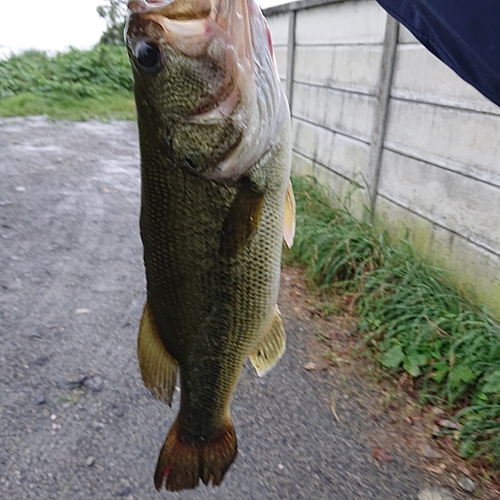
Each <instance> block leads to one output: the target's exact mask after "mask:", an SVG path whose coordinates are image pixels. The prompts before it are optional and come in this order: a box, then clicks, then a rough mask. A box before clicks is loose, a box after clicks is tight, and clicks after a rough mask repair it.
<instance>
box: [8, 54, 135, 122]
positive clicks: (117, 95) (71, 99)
mask: <svg viewBox="0 0 500 500" xmlns="http://www.w3.org/2000/svg"><path fill="white" fill-rule="evenodd" d="M132 89H133V78H132V72H131V69H130V64H129V61H128V56H127V53H126V50H125V49H124V48H123V47H116V46H105V45H96V46H95V47H94V48H93V49H92V50H77V49H71V50H69V51H68V52H65V53H58V54H56V55H55V56H49V55H47V54H46V53H44V52H40V51H34V50H30V51H27V52H24V53H22V54H20V55H14V56H11V57H10V58H9V59H7V60H5V61H0V116H16V115H29V114H46V115H48V116H50V117H51V118H67V119H74V120H85V119H89V118H104V119H111V118H116V119H133V118H134V117H135V108H134V104H133V95H132Z"/></svg>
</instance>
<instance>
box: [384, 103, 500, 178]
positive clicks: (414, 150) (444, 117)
mask: <svg viewBox="0 0 500 500" xmlns="http://www.w3.org/2000/svg"><path fill="white" fill-rule="evenodd" d="M385 146H386V147H387V148H389V149H394V150H396V151H399V152H403V153H405V154H407V155H408V156H411V157H417V158H419V159H422V160H424V161H428V162H430V163H435V164H437V165H440V166H445V167H447V168H450V169H453V170H457V171H459V172H462V173H464V174H466V175H469V176H471V177H476V178H479V179H481V180H483V181H485V182H491V183H493V184H496V185H497V186H500V162H499V161H498V159H499V158H500V116H496V115H491V114H484V113H476V112H473V111H467V110H461V109H456V108H449V107H443V106H435V105H431V104H424V103H417V102H411V101H401V100H397V99H393V100H391V105H390V111H389V122H388V126H387V133H386V138H385Z"/></svg>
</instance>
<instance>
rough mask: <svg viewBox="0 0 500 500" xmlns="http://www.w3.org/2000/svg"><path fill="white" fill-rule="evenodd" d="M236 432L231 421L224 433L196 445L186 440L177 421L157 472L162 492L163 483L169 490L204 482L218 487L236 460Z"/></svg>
mask: <svg viewBox="0 0 500 500" xmlns="http://www.w3.org/2000/svg"><path fill="white" fill-rule="evenodd" d="M236 453H237V445H236V433H235V431H234V427H233V423H232V422H231V420H230V419H229V418H228V420H227V422H226V425H225V426H224V428H223V430H222V431H221V433H220V434H219V435H218V436H217V437H216V438H215V439H210V440H207V441H204V442H202V443H200V444H197V445H193V444H191V443H189V441H188V440H185V439H183V437H182V433H181V432H180V430H179V424H178V422H177V420H176V421H175V422H174V424H173V425H172V428H171V429H170V432H169V433H168V436H167V438H166V439H165V443H164V444H163V448H162V449H161V452H160V456H159V457H158V464H157V465H156V472H155V478H154V481H155V486H156V489H157V490H158V491H160V489H161V487H162V486H163V483H164V482H165V488H166V489H167V490H170V491H180V490H185V489H191V488H196V487H197V486H198V482H199V480H200V479H201V480H202V481H203V482H204V483H205V484H206V485H208V483H209V482H210V481H212V484H213V485H214V486H217V485H218V484H219V483H220V482H221V481H222V478H223V477H224V474H225V473H226V471H227V470H228V469H229V467H230V465H231V464H232V463H233V460H234V459H235V458H236Z"/></svg>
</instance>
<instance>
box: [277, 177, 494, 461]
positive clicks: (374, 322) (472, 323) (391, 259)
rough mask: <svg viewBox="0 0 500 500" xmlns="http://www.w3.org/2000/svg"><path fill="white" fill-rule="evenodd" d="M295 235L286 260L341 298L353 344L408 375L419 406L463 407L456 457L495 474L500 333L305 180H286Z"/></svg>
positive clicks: (408, 251) (432, 274)
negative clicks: (483, 462) (480, 461)
mask: <svg viewBox="0 0 500 500" xmlns="http://www.w3.org/2000/svg"><path fill="white" fill-rule="evenodd" d="M294 189H295V194H296V199H297V235H296V239H295V244H294V247H293V248H292V250H291V251H290V253H289V255H288V257H287V258H288V260H289V261H291V262H297V263H300V264H301V265H304V266H305V267H306V269H307V276H308V277H309V279H311V280H313V281H314V283H315V284H316V285H317V286H320V287H322V288H323V289H325V290H328V291H329V292H330V295H334V294H342V293H349V294H350V295H351V296H353V297H355V298H356V303H355V310H356V314H357V317H358V318H357V321H358V331H359V333H360V335H361V342H362V343H364V344H365V345H366V346H368V347H369V349H370V350H371V352H372V353H373V355H374V356H375V357H376V359H378V361H379V362H380V364H381V365H382V366H384V367H385V368H387V369H389V370H391V371H393V372H398V371H403V370H404V371H406V372H408V373H409V374H410V375H411V376H413V377H415V381H416V384H417V386H418V387H419V388H420V395H421V398H422V400H424V401H427V402H443V401H444V402H447V403H448V404H449V405H450V407H453V405H454V407H455V408H457V409H458V408H462V409H461V411H460V412H459V413H458V414H457V418H459V419H460V420H461V421H462V423H463V425H464V427H463V430H462V431H461V439H462V448H461V451H462V453H463V454H464V455H466V456H480V455H483V456H487V457H488V458H489V459H490V460H491V461H492V462H493V463H495V464H496V465H498V466H500V437H499V435H500V434H499V433H498V431H499V430H500V325H499V324H498V323H496V322H495V321H494V320H493V319H492V318H490V317H489V316H488V315H487V314H485V313H484V312H483V311H481V310H480V309H478V308H477V307H476V306H474V305H473V304H472V303H470V302H469V301H468V300H467V299H465V298H464V297H463V296H461V294H460V293H459V290H458V288H457V287H456V286H454V285H453V282H452V281H451V280H450V279H449V277H448V276H447V275H446V274H445V273H444V272H443V271H442V270H440V269H438V268H437V267H435V266H432V265H430V264H428V263H425V262H422V261H421V259H419V257H418V256H417V255H416V253H415V251H414V250H413V249H412V247H411V246H410V244H409V243H408V242H405V241H402V242H401V243H400V244H399V245H398V246H397V247H394V246H391V245H390V244H389V241H388V238H387V236H386V235H385V234H383V233H382V234H380V233H379V232H377V231H376V230H375V229H374V228H373V227H372V226H371V225H370V224H367V223H364V222H359V221H357V220H356V219H355V218H354V217H353V216H352V215H350V214H349V212H348V211H347V210H346V209H345V208H344V207H342V204H341V203H339V202H338V200H336V204H337V206H339V207H340V208H334V207H333V206H332V203H331V200H332V199H334V196H333V195H332V194H331V193H328V192H326V191H325V189H324V188H322V187H320V186H319V184H318V183H317V182H316V181H314V180H312V179H304V178H297V179H294Z"/></svg>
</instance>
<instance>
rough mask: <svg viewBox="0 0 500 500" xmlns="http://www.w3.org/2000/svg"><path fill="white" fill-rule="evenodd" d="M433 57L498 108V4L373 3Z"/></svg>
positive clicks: (467, 0)
mask: <svg viewBox="0 0 500 500" xmlns="http://www.w3.org/2000/svg"><path fill="white" fill-rule="evenodd" d="M377 1H378V3H379V4H380V5H381V6H382V7H383V8H384V9H385V10H386V11H387V12H389V14H391V15H392V16H393V17H395V18H396V19H397V20H398V21H399V22H400V23H401V24H403V25H404V26H406V27H407V28H408V29H409V30H410V31H411V32H412V33H413V34H414V35H415V37H416V38H417V39H418V40H419V41H420V42H421V43H422V44H423V45H425V46H426V47H427V48H428V49H429V50H430V51H431V52H432V53H433V54H434V55H436V56H437V57H439V59H441V60H442V61H443V62H444V63H445V64H447V65H448V66H449V67H450V68H452V69H453V70H454V71H455V72H456V73H457V74H458V75H459V76H461V77H462V78H463V79H464V80H465V81H467V82H469V83H470V84H471V85H473V86H474V87H476V89H478V90H479V92H481V93H482V94H484V95H485V96H486V97H487V98H488V99H490V100H492V101H493V102H494V103H495V104H497V105H499V106H500V0H377Z"/></svg>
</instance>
